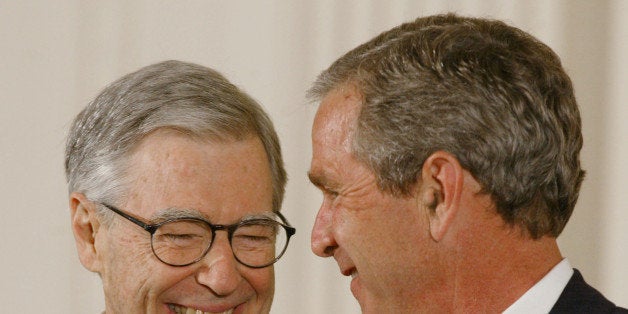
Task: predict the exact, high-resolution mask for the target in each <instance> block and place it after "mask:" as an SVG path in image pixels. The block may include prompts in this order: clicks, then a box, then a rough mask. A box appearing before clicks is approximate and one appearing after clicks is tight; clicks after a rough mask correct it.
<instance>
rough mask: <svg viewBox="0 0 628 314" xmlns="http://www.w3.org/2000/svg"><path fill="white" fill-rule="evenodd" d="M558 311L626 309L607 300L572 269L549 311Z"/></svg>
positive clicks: (616, 311)
mask: <svg viewBox="0 0 628 314" xmlns="http://www.w3.org/2000/svg"><path fill="white" fill-rule="evenodd" d="M558 313H628V310H626V309H624V308H620V307H617V306H615V304H613V302H611V301H609V300H607V299H606V298H605V297H604V296H603V295H602V294H601V293H600V292H599V291H597V290H595V288H593V287H591V286H589V285H588V284H587V283H586V282H585V281H584V278H582V275H581V274H580V272H579V271H578V270H577V269H574V273H573V275H572V276H571V279H569V282H568V283H567V286H566V287H565V289H564V290H563V293H561V294H560V297H559V298H558V301H556V304H554V307H553V308H552V310H551V311H550V314H558Z"/></svg>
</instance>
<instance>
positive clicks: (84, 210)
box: [70, 192, 100, 272]
mask: <svg viewBox="0 0 628 314" xmlns="http://www.w3.org/2000/svg"><path fill="white" fill-rule="evenodd" d="M94 206H95V205H94V203H93V202H91V201H90V200H88V199H87V197H86V196H85V195H84V194H82V193H76V192H73V193H72V194H70V218H71V220H72V232H74V241H75V242H76V249H77V251H78V255H79V259H80V260H81V264H83V266H84V267H85V268H87V269H88V270H90V271H93V272H100V259H99V257H98V251H97V246H96V239H97V238H96V235H97V234H98V232H99V230H100V220H99V219H98V218H99V217H98V215H97V214H96V212H95V211H94Z"/></svg>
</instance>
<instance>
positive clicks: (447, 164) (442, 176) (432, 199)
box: [421, 151, 464, 242]
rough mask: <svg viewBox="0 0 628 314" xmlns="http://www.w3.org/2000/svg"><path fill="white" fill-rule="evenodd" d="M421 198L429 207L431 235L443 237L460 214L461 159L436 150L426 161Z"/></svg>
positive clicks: (440, 238) (462, 173)
mask: <svg viewBox="0 0 628 314" xmlns="http://www.w3.org/2000/svg"><path fill="white" fill-rule="evenodd" d="M421 179H422V182H421V186H422V188H421V197H422V201H423V206H426V207H427V208H428V210H429V222H430V234H431V236H432V238H433V239H434V240H435V241H437V242H438V241H440V240H442V239H443V237H444V236H445V234H446V233H447V231H448V230H449V229H450V227H451V225H452V222H453V221H454V218H455V217H456V214H457V213H458V209H459V203H460V197H461V195H462V186H463V182H464V172H463V169H462V166H461V165H460V163H459V162H458V159H457V158H456V157H455V156H453V155H452V154H450V153H447V152H444V151H437V152H435V153H433V154H432V155H430V156H429V157H428V158H427V159H426V160H425V163H424V164H423V168H422V172H421Z"/></svg>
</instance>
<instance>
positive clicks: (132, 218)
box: [102, 203, 157, 234]
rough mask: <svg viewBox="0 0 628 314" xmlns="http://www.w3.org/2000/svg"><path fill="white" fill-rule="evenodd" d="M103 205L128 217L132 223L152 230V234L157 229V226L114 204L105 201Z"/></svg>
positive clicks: (149, 230)
mask: <svg viewBox="0 0 628 314" xmlns="http://www.w3.org/2000/svg"><path fill="white" fill-rule="evenodd" d="M102 205H103V206H105V207H107V208H108V209H110V210H111V211H113V212H114V213H116V214H118V215H120V216H122V217H124V218H126V219H128V220H130V221H131V222H132V223H134V224H136V225H138V226H140V227H142V229H144V230H146V231H148V232H150V233H151V234H152V233H153V232H154V231H155V229H157V228H156V227H155V226H153V225H149V224H147V223H145V222H143V221H141V220H139V219H138V218H135V217H133V216H131V215H129V214H127V213H125V212H123V211H121V210H119V209H117V208H116V207H114V206H111V205H108V204H105V203H102Z"/></svg>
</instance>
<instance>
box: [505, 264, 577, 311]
mask: <svg viewBox="0 0 628 314" xmlns="http://www.w3.org/2000/svg"><path fill="white" fill-rule="evenodd" d="M572 275H573V268H572V267H571V264H569V261H567V259H566V258H564V259H563V260H562V261H560V263H558V264H556V266H554V268H552V270H550V272H549V273H547V275H545V277H543V278H542V279H541V280H540V281H539V282H537V283H536V284H535V285H534V286H532V288H530V289H529V290H528V291H526V293H524V294H523V295H522V296H521V297H520V298H519V299H518V300H517V301H515V303H513V304H512V305H510V306H509V307H508V308H507V309H506V310H505V311H504V314H520V313H521V314H523V313H525V314H535V313H539V314H541V313H549V311H550V310H551V309H552V307H553V306H554V304H555V303H556V301H557V300H558V297H560V294H561V293H562V292H563V290H564V289H565V287H566V286H567V283H568V282H569V279H570V278H571V276H572Z"/></svg>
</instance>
